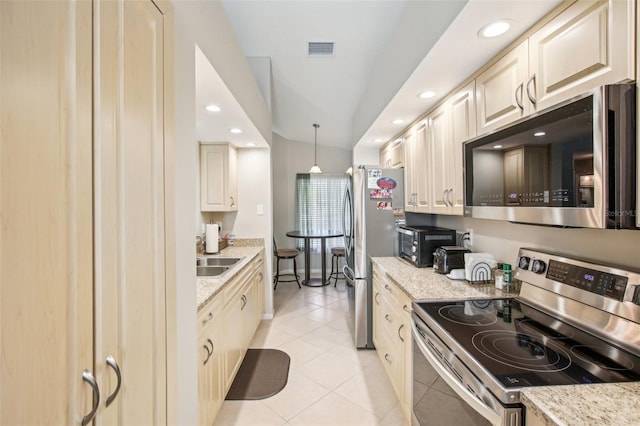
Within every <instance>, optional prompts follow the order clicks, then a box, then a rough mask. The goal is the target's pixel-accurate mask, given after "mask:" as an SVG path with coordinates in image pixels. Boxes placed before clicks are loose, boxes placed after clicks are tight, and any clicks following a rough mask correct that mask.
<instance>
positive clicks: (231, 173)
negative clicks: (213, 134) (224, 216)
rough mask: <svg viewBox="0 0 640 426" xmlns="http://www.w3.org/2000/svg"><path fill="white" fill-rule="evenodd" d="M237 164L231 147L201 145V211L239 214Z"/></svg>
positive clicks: (234, 152)
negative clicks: (237, 212)
mask: <svg viewBox="0 0 640 426" xmlns="http://www.w3.org/2000/svg"><path fill="white" fill-rule="evenodd" d="M237 162H238V160H237V151H236V148H235V147H234V146H233V145H231V144H200V211H203V212H229V211H237V210H238V177H237V176H238V166H237Z"/></svg>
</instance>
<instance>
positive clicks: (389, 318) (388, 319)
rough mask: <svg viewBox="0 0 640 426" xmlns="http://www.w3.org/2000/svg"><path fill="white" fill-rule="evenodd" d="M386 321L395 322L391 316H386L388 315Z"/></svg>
mask: <svg viewBox="0 0 640 426" xmlns="http://www.w3.org/2000/svg"><path fill="white" fill-rule="evenodd" d="M384 319H386V320H387V321H389V322H393V320H392V319H391V317H390V316H389V314H386V315H385V316H384Z"/></svg>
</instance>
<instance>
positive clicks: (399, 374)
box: [373, 265, 412, 422]
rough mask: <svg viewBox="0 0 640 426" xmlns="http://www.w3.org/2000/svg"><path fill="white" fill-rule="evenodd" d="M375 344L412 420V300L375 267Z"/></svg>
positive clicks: (406, 414)
mask: <svg viewBox="0 0 640 426" xmlns="http://www.w3.org/2000/svg"><path fill="white" fill-rule="evenodd" d="M373 343H374V345H375V347H376V351H377V353H378V357H380V360H381V361H382V364H383V365H384V368H385V371H386V372H387V375H388V376H389V379H390V380H391V384H392V385H393V389H394V390H395V392H396V395H397V397H398V400H399V401H400V405H401V406H402V411H403V412H404V415H405V417H406V419H407V421H409V422H410V421H411V407H412V401H411V398H412V392H411V386H412V381H411V374H412V371H411V370H412V359H411V299H410V298H409V297H408V296H407V295H406V294H404V293H403V292H402V290H400V288H399V287H398V286H397V285H396V284H394V283H393V282H392V281H391V280H390V279H389V278H387V276H386V274H385V273H384V272H383V271H382V270H380V268H378V267H377V266H376V265H374V266H373Z"/></svg>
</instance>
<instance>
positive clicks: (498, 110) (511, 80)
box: [476, 41, 529, 134]
mask: <svg viewBox="0 0 640 426" xmlns="http://www.w3.org/2000/svg"><path fill="white" fill-rule="evenodd" d="M528 56H529V51H528V43H527V42H526V41H525V42H523V43H522V44H520V45H519V46H518V47H516V48H514V49H513V50H512V51H510V52H508V53H507V54H506V55H505V56H504V57H503V58H501V59H500V60H498V61H497V62H496V63H495V64H493V65H492V66H491V67H489V68H488V69H487V70H485V71H484V72H482V73H481V74H480V75H478V77H477V78H476V101H477V111H476V113H477V118H478V119H477V129H478V134H481V133H485V132H488V131H489V130H493V129H496V128H498V127H502V126H504V125H506V124H509V123H511V122H513V121H515V120H517V119H519V118H522V117H524V116H525V115H527V114H528V113H529V103H528V100H527V99H526V94H525V85H526V79H527V77H528V75H529V74H528V69H529V66H528V62H529V61H528Z"/></svg>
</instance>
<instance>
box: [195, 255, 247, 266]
mask: <svg viewBox="0 0 640 426" xmlns="http://www.w3.org/2000/svg"><path fill="white" fill-rule="evenodd" d="M241 260H242V258H241V257H198V258H196V266H232V265H235V264H236V263H238V262H240V261H241Z"/></svg>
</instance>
